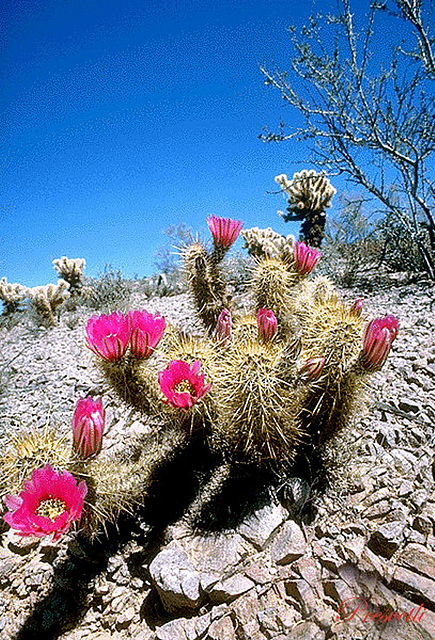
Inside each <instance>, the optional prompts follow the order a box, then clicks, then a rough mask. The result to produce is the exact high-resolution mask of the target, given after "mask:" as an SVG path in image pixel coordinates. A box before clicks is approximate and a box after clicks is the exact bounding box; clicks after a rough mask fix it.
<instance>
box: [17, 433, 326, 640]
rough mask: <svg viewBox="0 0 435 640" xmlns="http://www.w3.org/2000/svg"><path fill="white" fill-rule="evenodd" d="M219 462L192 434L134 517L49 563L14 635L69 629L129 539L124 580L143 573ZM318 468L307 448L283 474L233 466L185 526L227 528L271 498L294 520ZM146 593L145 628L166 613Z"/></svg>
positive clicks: (26, 638)
mask: <svg viewBox="0 0 435 640" xmlns="http://www.w3.org/2000/svg"><path fill="white" fill-rule="evenodd" d="M307 460H308V461H309V462H307ZM219 462H221V461H219V460H217V459H216V458H215V457H214V456H213V455H212V454H211V453H210V451H209V450H208V448H207V447H206V446H204V443H203V442H202V440H201V439H199V438H198V439H196V440H195V439H193V440H192V442H191V444H190V445H189V446H188V447H187V448H186V450H185V451H183V452H182V453H181V454H180V455H179V456H178V457H177V458H175V459H173V460H171V461H170V462H168V463H167V464H166V465H165V466H162V468H161V469H159V471H158V473H157V475H156V477H155V479H154V483H153V486H152V492H151V493H150V495H149V496H148V498H147V500H146V502H145V504H144V505H143V506H142V507H140V508H139V509H138V510H137V512H136V513H135V514H134V516H132V515H123V516H121V517H120V518H119V520H118V523H117V526H114V525H109V526H108V527H107V529H106V532H105V535H104V536H102V537H101V538H98V539H96V540H94V541H89V540H86V539H84V538H82V537H80V536H78V537H77V538H75V539H74V540H72V541H71V543H70V545H69V548H68V553H67V556H66V558H65V560H64V561H63V562H62V563H61V564H59V565H58V566H57V567H55V570H54V574H53V576H52V579H51V587H50V590H49V592H48V593H47V594H46V595H45V596H44V597H43V598H42V599H41V600H40V601H38V602H37V603H36V604H35V606H34V608H33V610H32V611H31V612H30V614H29V616H28V617H27V619H26V621H25V622H24V624H23V626H22V627H21V629H20V630H19V631H18V633H17V634H16V635H15V636H14V640H33V639H36V638H44V640H56V639H57V638H58V637H59V636H61V635H62V634H64V633H66V632H68V631H71V630H73V629H74V628H76V627H77V626H78V625H79V623H80V621H81V620H82V619H83V617H84V615H85V613H86V611H87V610H88V608H89V606H90V604H89V598H90V597H91V594H92V592H93V587H94V580H95V578H96V577H97V576H98V575H99V574H101V573H103V572H104V571H105V570H107V567H108V563H109V560H110V558H111V557H113V556H114V555H115V554H116V553H117V552H119V551H121V550H122V548H123V547H124V546H125V545H126V544H127V543H128V542H129V541H131V540H132V539H133V540H135V541H136V543H137V544H138V547H139V550H138V552H135V554H134V557H130V560H127V564H128V566H129V569H130V573H131V575H132V577H134V576H135V575H136V576H139V577H142V578H144V577H145V578H146V577H147V570H146V568H144V565H145V567H146V566H147V565H148V564H149V562H150V561H151V560H152V558H153V557H154V555H155V554H156V553H157V552H158V551H159V550H160V549H161V547H162V546H163V545H164V543H165V541H166V534H167V531H168V530H169V528H170V527H171V526H172V525H174V524H176V523H177V522H179V521H180V520H181V519H184V517H185V514H186V512H187V513H188V510H189V506H190V505H191V504H192V502H193V501H194V500H195V499H197V497H198V495H199V494H200V492H201V487H203V486H204V485H206V484H207V482H208V480H210V478H212V476H213V473H214V472H215V470H216V469H217V468H218V467H219ZM320 467H321V462H319V461H317V460H315V459H314V458H313V457H312V455H311V452H310V456H309V457H308V452H306V454H304V455H302V454H301V455H300V456H299V457H298V459H297V460H295V461H294V463H293V464H292V465H291V467H289V469H288V473H287V474H285V475H282V474H281V475H279V474H277V473H275V472H271V471H270V470H269V471H266V470H264V471H262V470H259V469H258V468H256V467H254V466H252V465H236V466H234V468H233V469H232V473H231V474H230V476H229V478H228V479H227V481H226V482H225V483H224V484H223V486H221V487H220V488H219V491H217V492H216V494H215V495H212V497H211V499H208V500H205V501H204V504H202V505H201V509H200V510H199V511H198V512H197V513H196V514H195V517H194V518H193V519H192V522H190V523H189V524H190V526H191V527H192V531H195V530H196V531H199V532H203V533H206V532H218V531H224V530H228V529H230V528H235V527H237V526H238V525H239V524H240V523H241V522H242V521H243V520H244V519H245V518H246V517H247V516H249V515H250V514H251V513H253V512H254V511H255V510H256V509H258V508H261V507H262V506H264V505H265V504H266V503H268V502H270V500H271V498H272V499H275V500H276V499H280V500H281V502H283V504H284V505H285V506H286V507H287V508H289V507H290V511H291V508H292V507H293V511H294V514H296V515H297V516H298V517H302V516H301V514H304V513H305V514H306V512H307V506H310V500H309V495H310V492H311V490H312V486H313V480H314V481H315V482H314V484H315V485H316V484H317V485H318V486H317V487H316V491H318V490H319V487H320V483H319V481H318V477H319V475H318V471H319V468H320ZM316 474H317V475H316ZM295 478H296V479H299V481H301V482H304V483H305V485H306V488H307V491H308V493H306V494H305V495H304V500H303V501H302V503H301V501H299V502H297V500H295V499H294V496H293V498H292V497H291V496H290V492H289V489H288V487H292V486H293V485H294V482H295ZM292 483H293V484H292ZM310 483H311V484H310ZM305 485H304V486H305ZM154 595H155V594H153V592H151V593H150V594H149V595H148V596H147V597H146V598H145V600H144V605H143V611H141V616H143V619H145V620H146V621H147V623H148V624H149V625H151V627H152V626H153V625H155V624H158V623H159V622H161V620H162V619H164V618H165V617H167V614H166V612H164V611H163V610H162V608H161V606H160V605H159V602H158V601H157V600H156V598H154V599H153V596H154Z"/></svg>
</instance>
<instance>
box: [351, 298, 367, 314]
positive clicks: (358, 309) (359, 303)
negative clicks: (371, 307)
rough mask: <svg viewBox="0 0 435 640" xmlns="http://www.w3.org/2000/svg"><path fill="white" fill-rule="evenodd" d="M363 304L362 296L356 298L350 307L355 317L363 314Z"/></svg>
mask: <svg viewBox="0 0 435 640" xmlns="http://www.w3.org/2000/svg"><path fill="white" fill-rule="evenodd" d="M363 306H364V300H363V299H362V298H358V299H357V300H355V302H354V303H353V305H352V306H351V308H350V313H351V315H353V316H355V318H359V317H360V316H361V314H362V310H363Z"/></svg>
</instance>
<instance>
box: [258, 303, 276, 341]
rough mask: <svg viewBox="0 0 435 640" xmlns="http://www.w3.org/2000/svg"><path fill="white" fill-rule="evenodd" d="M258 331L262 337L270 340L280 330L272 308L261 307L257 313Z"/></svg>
mask: <svg viewBox="0 0 435 640" xmlns="http://www.w3.org/2000/svg"><path fill="white" fill-rule="evenodd" d="M257 324H258V332H259V334H260V337H261V338H263V339H264V340H266V342H267V341H268V340H270V339H271V338H273V336H274V335H275V334H276V332H277V331H278V321H277V319H276V318H275V314H274V313H273V311H271V310H270V309H265V308H263V309H260V310H259V311H258V313H257Z"/></svg>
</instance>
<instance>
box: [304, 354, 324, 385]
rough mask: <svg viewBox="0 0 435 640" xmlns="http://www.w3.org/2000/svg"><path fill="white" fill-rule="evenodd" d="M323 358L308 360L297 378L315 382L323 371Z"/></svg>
mask: <svg viewBox="0 0 435 640" xmlns="http://www.w3.org/2000/svg"><path fill="white" fill-rule="evenodd" d="M324 364H325V358H310V359H309V360H307V361H306V362H304V364H303V365H302V367H301V368H300V369H299V372H298V373H299V376H300V377H301V378H303V379H304V380H306V381H307V382H315V380H318V379H319V378H320V374H321V373H322V371H323V366H324Z"/></svg>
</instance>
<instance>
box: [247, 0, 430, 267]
mask: <svg viewBox="0 0 435 640" xmlns="http://www.w3.org/2000/svg"><path fill="white" fill-rule="evenodd" d="M431 9H432V0H385V1H379V2H373V3H372V5H371V6H370V8H369V11H368V14H367V16H366V18H365V22H364V24H363V25H360V26H359V27H357V26H356V24H355V16H354V15H353V13H352V10H351V4H350V1H349V0H338V2H337V13H336V14H335V15H316V16H311V18H310V23H309V25H308V26H306V27H305V28H304V29H303V30H302V31H300V30H299V33H298V32H297V30H296V29H295V28H294V27H291V28H290V32H291V41H292V45H293V48H294V55H293V57H292V60H291V67H290V70H289V71H288V72H282V71H280V70H278V69H274V70H272V71H270V70H268V69H266V68H265V67H261V71H262V73H263V74H264V76H265V78H266V84H269V85H272V86H273V87H276V88H277V89H279V91H280V92H281V95H282V97H283V99H284V100H285V102H286V103H288V104H289V105H291V106H293V107H295V108H296V109H297V110H298V111H299V112H300V114H301V115H302V116H303V124H302V126H299V127H294V126H291V128H288V127H287V126H286V124H285V123H283V122H281V123H280V128H279V131H278V132H277V133H273V132H270V131H268V130H267V129H266V130H265V131H264V133H263V134H262V135H261V136H260V138H261V139H263V140H265V141H282V140H289V139H291V138H296V139H298V140H311V141H312V142H313V147H312V150H313V160H314V161H315V162H316V164H317V165H318V166H320V167H321V168H322V169H323V170H325V171H326V172H327V173H328V174H330V175H331V174H335V175H338V174H343V175H345V176H347V177H348V178H349V179H350V180H351V181H352V182H354V183H356V184H358V185H359V186H362V187H364V189H367V190H368V191H369V192H370V193H371V194H372V195H373V196H375V198H376V199H378V200H379V201H380V202H381V203H382V206H383V208H384V210H385V211H386V212H387V211H388V212H389V213H390V215H393V216H394V219H395V220H397V221H398V224H400V225H401V226H402V228H403V229H404V231H405V232H406V233H407V234H409V235H410V237H411V238H412V240H413V242H414V243H415V244H416V246H417V247H418V250H419V252H420V254H421V256H422V260H423V264H424V266H425V269H426V271H427V272H428V274H429V275H430V277H431V278H432V279H435V179H434V172H433V169H434V163H433V160H434V151H435V100H434V88H435V52H434V48H435V38H434V36H433V35H432V33H431V17H432V12H431ZM380 28H382V31H380ZM397 33H400V34H403V41H402V42H400V43H399V44H397V43H398V37H397V35H392V36H390V39H393V38H394V37H395V38H396V39H395V44H391V46H390V47H389V49H387V51H388V52H389V57H388V56H386V55H385V53H384V52H385V48H386V46H387V45H388V34H397ZM414 44H415V45H416V46H413V45H414ZM380 46H382V51H383V57H382V58H381V57H380V55H379V54H378V55H377V56H375V55H374V52H375V51H376V48H379V47H380ZM381 59H382V64H380V60H381ZM431 170H432V176H431V175H430V171H431Z"/></svg>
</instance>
